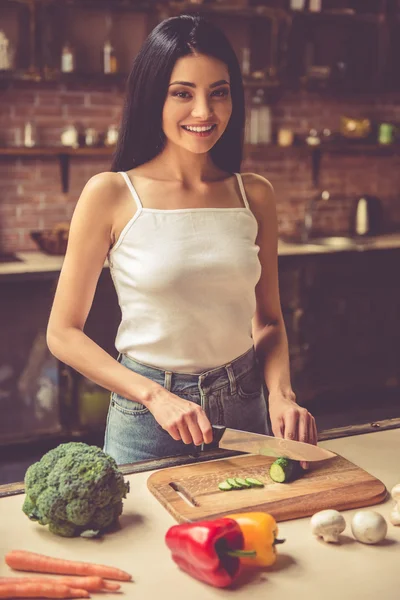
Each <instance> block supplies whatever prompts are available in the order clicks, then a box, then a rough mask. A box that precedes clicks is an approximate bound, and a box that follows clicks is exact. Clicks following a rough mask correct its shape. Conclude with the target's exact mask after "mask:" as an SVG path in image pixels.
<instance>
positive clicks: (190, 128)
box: [182, 123, 217, 138]
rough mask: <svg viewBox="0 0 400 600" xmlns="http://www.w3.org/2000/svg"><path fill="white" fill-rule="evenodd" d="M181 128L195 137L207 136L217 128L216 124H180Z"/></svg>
mask: <svg viewBox="0 0 400 600" xmlns="http://www.w3.org/2000/svg"><path fill="white" fill-rule="evenodd" d="M182 129H183V130H184V131H186V132H187V133H189V134H190V135H194V136H197V137H200V138H202V137H209V136H210V135H212V133H214V131H215V130H216V129H217V126H216V124H215V123H214V124H213V125H208V126H201V127H200V126H196V125H182Z"/></svg>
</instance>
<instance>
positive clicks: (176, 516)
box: [147, 473, 200, 523]
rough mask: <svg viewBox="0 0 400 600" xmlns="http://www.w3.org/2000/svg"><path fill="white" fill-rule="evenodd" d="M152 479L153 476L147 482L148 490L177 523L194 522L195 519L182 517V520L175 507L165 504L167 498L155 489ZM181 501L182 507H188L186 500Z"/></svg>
mask: <svg viewBox="0 0 400 600" xmlns="http://www.w3.org/2000/svg"><path fill="white" fill-rule="evenodd" d="M153 475H155V473H153ZM150 479H151V475H150V477H149V478H148V480H147V489H148V490H149V491H150V492H151V493H152V494H153V496H154V497H155V498H156V499H157V500H158V501H159V503H160V504H161V506H163V507H164V508H165V509H166V510H167V512H169V514H170V515H171V516H172V517H173V518H174V519H175V521H177V523H189V522H190V521H192V520H193V519H190V518H189V517H187V518H186V517H184V516H182V518H180V513H179V512H178V510H175V509H174V507H173V506H172V505H171V504H170V503H169V502H167V503H165V497H164V496H163V494H161V493H160V492H159V490H158V488H156V487H154V486H153V484H152V483H151V481H150ZM180 501H181V502H182V506H184V507H185V506H187V505H186V504H185V502H184V500H182V499H180ZM198 520H200V519H198Z"/></svg>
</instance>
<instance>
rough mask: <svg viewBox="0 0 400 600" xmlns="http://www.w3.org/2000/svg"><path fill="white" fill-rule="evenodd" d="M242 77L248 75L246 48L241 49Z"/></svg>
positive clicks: (248, 61)
mask: <svg viewBox="0 0 400 600" xmlns="http://www.w3.org/2000/svg"><path fill="white" fill-rule="evenodd" d="M242 75H244V76H245V77H248V76H249V75H250V48H247V47H245V48H243V49H242Z"/></svg>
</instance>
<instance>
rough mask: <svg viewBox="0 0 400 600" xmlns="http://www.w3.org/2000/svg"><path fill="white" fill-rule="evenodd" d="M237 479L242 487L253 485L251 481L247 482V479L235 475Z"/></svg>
mask: <svg viewBox="0 0 400 600" xmlns="http://www.w3.org/2000/svg"><path fill="white" fill-rule="evenodd" d="M235 481H236V483H237V484H238V485H240V487H242V488H250V487H251V485H250V483H247V481H246V480H245V479H242V478H241V477H235Z"/></svg>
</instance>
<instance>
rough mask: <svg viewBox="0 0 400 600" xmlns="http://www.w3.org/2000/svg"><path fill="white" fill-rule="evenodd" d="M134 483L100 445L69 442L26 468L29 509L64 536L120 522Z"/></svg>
mask: <svg viewBox="0 0 400 600" xmlns="http://www.w3.org/2000/svg"><path fill="white" fill-rule="evenodd" d="M128 492H129V482H127V481H125V480H124V477H123V474H122V473H121V471H120V470H119V469H118V465H117V463H116V462H115V460H114V459H113V458H111V456H109V455H108V454H105V452H103V450H101V449H100V448H98V447H97V446H89V445H88V444H84V443H83V442H68V443H66V444H60V445H59V446H58V447H57V448H54V449H53V450H50V451H49V452H47V453H46V454H45V455H44V456H42V458H41V459H40V460H39V461H38V462H36V463H34V464H33V465H31V466H30V467H29V468H28V469H27V471H26V473H25V494H26V496H25V501H24V504H23V507H22V510H23V511H24V513H25V514H26V515H27V516H28V517H29V518H30V519H31V520H32V521H38V523H40V525H48V526H49V530H50V531H51V532H52V533H55V534H57V535H61V536H64V537H74V536H78V535H84V536H90V535H97V534H99V533H103V532H105V531H107V530H108V529H110V528H111V527H112V526H113V525H115V524H116V522H117V521H118V517H119V515H120V514H121V513H122V499H123V498H126V495H127V493H128Z"/></svg>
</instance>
